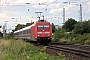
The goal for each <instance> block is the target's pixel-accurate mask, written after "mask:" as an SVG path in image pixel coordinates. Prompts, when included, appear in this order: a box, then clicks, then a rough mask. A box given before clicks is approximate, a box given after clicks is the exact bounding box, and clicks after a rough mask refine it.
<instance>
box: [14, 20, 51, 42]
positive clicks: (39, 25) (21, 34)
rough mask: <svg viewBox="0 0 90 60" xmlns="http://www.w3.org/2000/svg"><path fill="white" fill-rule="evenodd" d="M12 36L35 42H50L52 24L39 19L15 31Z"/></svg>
mask: <svg viewBox="0 0 90 60" xmlns="http://www.w3.org/2000/svg"><path fill="white" fill-rule="evenodd" d="M14 38H16V39H19V38H20V39H25V40H28V41H33V42H36V43H38V42H39V43H50V42H51V40H52V25H51V24H50V22H47V21H45V20H39V21H38V22H36V23H34V24H32V25H31V26H28V27H25V28H23V29H20V30H18V31H15V32H14Z"/></svg>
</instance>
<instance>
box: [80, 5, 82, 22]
mask: <svg viewBox="0 0 90 60" xmlns="http://www.w3.org/2000/svg"><path fill="white" fill-rule="evenodd" d="M80 22H82V5H81V4H80Z"/></svg>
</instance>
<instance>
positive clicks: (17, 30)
mask: <svg viewBox="0 0 90 60" xmlns="http://www.w3.org/2000/svg"><path fill="white" fill-rule="evenodd" d="M34 25H35V24H32V25H30V26H27V27H25V28H22V29H20V30H17V31H15V32H14V33H17V32H20V31H24V30H26V29H29V28H31V27H32V26H34Z"/></svg>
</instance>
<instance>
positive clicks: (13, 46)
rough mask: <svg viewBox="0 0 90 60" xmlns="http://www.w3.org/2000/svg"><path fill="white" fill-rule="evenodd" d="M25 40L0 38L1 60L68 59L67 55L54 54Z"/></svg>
mask: <svg viewBox="0 0 90 60" xmlns="http://www.w3.org/2000/svg"><path fill="white" fill-rule="evenodd" d="M45 49H46V47H44V48H42V49H41V50H39V49H37V48H36V47H35V46H33V45H32V44H30V43H28V42H25V41H23V40H14V39H13V40H0V60H66V58H65V56H63V55H61V54H59V56H53V55H49V54H47V53H45V51H44V50H45Z"/></svg>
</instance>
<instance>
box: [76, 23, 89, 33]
mask: <svg viewBox="0 0 90 60" xmlns="http://www.w3.org/2000/svg"><path fill="white" fill-rule="evenodd" d="M74 32H75V33H76V34H84V33H90V21H84V22H78V23H77V24H76V25H75V28H74Z"/></svg>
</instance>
